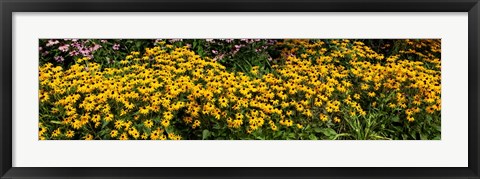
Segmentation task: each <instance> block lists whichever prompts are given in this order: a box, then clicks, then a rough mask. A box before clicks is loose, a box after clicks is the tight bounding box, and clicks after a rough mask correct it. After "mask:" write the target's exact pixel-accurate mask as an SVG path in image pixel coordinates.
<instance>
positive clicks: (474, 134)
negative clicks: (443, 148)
mask: <svg viewBox="0 0 480 179" xmlns="http://www.w3.org/2000/svg"><path fill="white" fill-rule="evenodd" d="M479 11H480V5H479V2H478V1H477V3H475V5H473V7H472V8H471V9H470V10H469V12H468V24H469V27H468V36H469V40H468V46H469V47H468V50H469V52H468V59H469V60H468V63H469V64H468V65H469V67H468V70H469V72H468V76H469V80H468V83H469V94H468V95H469V99H468V100H469V102H468V105H469V107H468V108H469V110H468V111H469V112H468V113H469V122H468V135H469V136H470V138H469V140H468V145H469V151H468V155H469V161H468V167H469V169H470V170H471V171H472V172H473V174H474V175H475V176H476V178H479V171H480V168H479V160H480V157H479V145H480V140H479V135H480V134H479V133H480V132H479V129H480V125H479V124H480V123H479V122H478V120H479V119H478V117H479V116H480V115H479V113H480V111H479V110H478V107H479V103H480V102H479V101H480V97H479V94H478V93H479V89H480V83H479V82H478V79H479V78H480V73H479V70H480V63H479V59H478V57H479V53H480V52H479V51H480V50H479V42H480V39H479V35H478V33H479V32H478V30H479V29H480V27H479V26H480V23H479V20H480V14H479ZM472 77H474V78H472ZM472 159H473V161H472Z"/></svg>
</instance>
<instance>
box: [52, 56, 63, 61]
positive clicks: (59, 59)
mask: <svg viewBox="0 0 480 179" xmlns="http://www.w3.org/2000/svg"><path fill="white" fill-rule="evenodd" d="M53 58H54V59H55V61H57V62H63V61H64V60H65V59H64V58H63V57H62V56H55V57H53Z"/></svg>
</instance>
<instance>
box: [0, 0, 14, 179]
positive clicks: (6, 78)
mask: <svg viewBox="0 0 480 179" xmlns="http://www.w3.org/2000/svg"><path fill="white" fill-rule="evenodd" d="M9 5H11V3H9V2H5V1H4V0H0V9H1V12H0V24H1V25H2V29H1V30H0V41H1V43H0V54H1V59H0V67H1V69H2V71H1V72H0V74H1V75H0V85H1V86H0V114H1V115H0V116H1V118H0V130H1V131H0V140H1V142H0V177H2V178H3V177H4V175H5V174H6V173H7V172H8V171H9V170H11V169H12V125H11V124H12V120H13V119H12V59H11V58H10V57H11V55H12V46H11V44H12V38H9V37H11V36H12V25H13V24H12V11H11V10H12V9H11V6H9Z"/></svg>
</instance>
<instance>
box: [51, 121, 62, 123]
mask: <svg viewBox="0 0 480 179" xmlns="http://www.w3.org/2000/svg"><path fill="white" fill-rule="evenodd" d="M50 123H54V124H62V122H60V121H50Z"/></svg>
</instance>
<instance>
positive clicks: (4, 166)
mask: <svg viewBox="0 0 480 179" xmlns="http://www.w3.org/2000/svg"><path fill="white" fill-rule="evenodd" d="M28 2H31V1H28ZM39 2H45V1H39ZM67 2H68V1H67ZM13 3H15V2H13V1H8V0H0V11H1V12H0V24H1V25H2V29H0V41H1V42H0V54H1V56H0V58H1V59H0V67H2V68H3V69H8V68H10V70H3V71H1V72H0V74H1V76H0V85H1V86H0V105H1V106H0V116H1V118H0V130H1V131H0V140H2V141H0V178H3V177H15V175H17V176H18V173H16V174H14V173H12V172H13V171H14V170H13V169H15V168H12V154H13V153H12V148H11V147H12V126H11V124H12V120H13V118H12V96H11V95H12V87H13V86H12V69H11V68H12V60H13V59H11V58H10V57H12V56H11V55H12V51H11V50H12V46H11V45H12V40H13V39H12V38H13V36H12V35H13V34H12V27H13V24H12V9H13V8H12V7H15V6H12V4H13ZM479 12H480V3H479V2H478V0H477V1H476V3H475V4H474V5H473V6H472V8H471V9H470V11H469V16H468V23H469V25H471V27H469V32H468V35H469V39H470V40H469V42H468V44H469V54H468V56H469V67H468V69H469V76H470V79H469V80H468V81H469V84H470V85H471V86H470V87H469V95H472V96H470V97H469V102H468V103H469V107H468V108H469V116H470V117H469V136H476V137H474V138H470V139H469V146H471V147H470V150H469V155H471V156H470V157H469V159H474V161H469V168H470V169H471V171H472V172H473V173H474V176H473V177H472V178H471V179H479V172H480V166H479V161H480V156H479V146H480V140H479V138H478V136H479V135H480V131H479V129H480V123H479V122H478V120H480V119H479V114H480V110H479V109H478V108H479V104H480V96H479V92H480V91H479V90H480V83H479V82H478V80H479V78H480V72H479V71H478V70H480V62H479V60H480V59H479V57H480V49H479V47H480V45H479V42H480V38H479V34H478V33H479V29H480V23H479V22H480V21H479V20H480V14H479ZM5 27H9V28H10V29H5ZM11 36H12V37H11ZM472 77H473V78H472ZM7 172H9V173H11V174H13V176H6V175H5V174H6V173H7ZM37 177H38V176H37ZM44 177H45V176H44ZM459 178H460V176H459ZM462 178H463V177H462ZM465 178H467V177H465ZM468 178H470V177H468Z"/></svg>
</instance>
